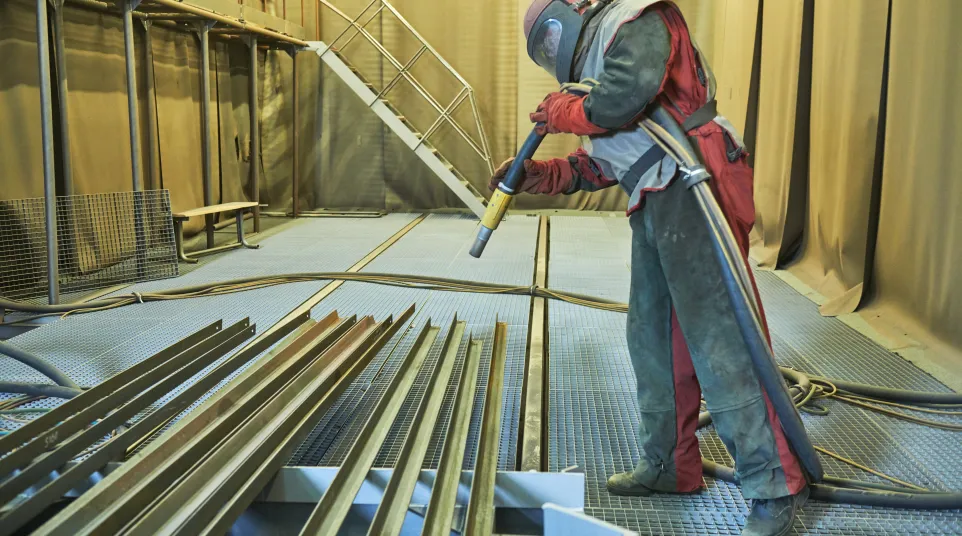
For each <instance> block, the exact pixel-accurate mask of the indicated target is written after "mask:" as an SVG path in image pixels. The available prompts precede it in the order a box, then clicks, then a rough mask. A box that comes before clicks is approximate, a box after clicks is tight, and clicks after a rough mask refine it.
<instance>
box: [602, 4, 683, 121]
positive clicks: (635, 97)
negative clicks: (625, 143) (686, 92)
mask: <svg viewBox="0 0 962 536" xmlns="http://www.w3.org/2000/svg"><path fill="white" fill-rule="evenodd" d="M670 55H671V37H670V35H669V33H668V27H667V26H665V22H664V21H663V20H662V19H661V15H659V14H658V13H656V12H654V11H649V12H648V13H645V14H643V15H642V16H641V17H639V18H637V19H635V20H633V21H630V22H627V23H625V24H624V25H623V26H622V27H621V29H619V30H618V33H617V34H616V35H615V38H614V40H613V41H612V43H611V45H610V47H609V48H608V51H607V52H606V54H605V62H604V70H603V72H602V73H601V76H600V77H599V79H598V82H599V84H598V86H597V87H595V88H594V89H592V90H591V93H590V94H589V95H588V98H587V99H585V103H584V107H585V115H586V116H587V117H588V120H589V121H591V122H592V123H593V124H595V125H598V126H599V127H602V128H607V129H614V128H621V127H623V126H625V125H627V124H628V123H630V122H631V121H632V120H633V119H635V118H636V117H638V116H639V115H641V113H642V112H643V111H644V110H645V108H646V107H647V106H648V104H649V103H650V102H651V100H652V99H653V98H655V97H656V96H657V95H658V92H659V90H660V89H661V85H662V82H663V81H664V78H665V73H666V64H667V62H668V57H669V56H670Z"/></svg>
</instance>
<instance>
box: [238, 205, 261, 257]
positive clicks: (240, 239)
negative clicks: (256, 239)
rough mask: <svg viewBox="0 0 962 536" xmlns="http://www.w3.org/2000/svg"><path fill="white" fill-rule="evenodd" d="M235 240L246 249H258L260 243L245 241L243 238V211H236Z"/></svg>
mask: <svg viewBox="0 0 962 536" xmlns="http://www.w3.org/2000/svg"><path fill="white" fill-rule="evenodd" d="M237 242H238V243H240V245H242V246H244V247H245V248H247V249H260V247H261V246H260V244H257V245H254V244H250V243H248V242H247V239H246V238H244V211H243V210H238V211H237Z"/></svg>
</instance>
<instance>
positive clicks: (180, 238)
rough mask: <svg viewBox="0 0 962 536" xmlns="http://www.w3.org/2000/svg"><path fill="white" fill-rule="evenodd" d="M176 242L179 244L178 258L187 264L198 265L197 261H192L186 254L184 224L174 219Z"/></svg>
mask: <svg viewBox="0 0 962 536" xmlns="http://www.w3.org/2000/svg"><path fill="white" fill-rule="evenodd" d="M174 242H176V244H177V258H178V259H180V261H181V262H186V263H187V264H197V259H191V258H190V257H188V256H187V254H186V253H184V222H183V220H179V219H177V218H174Z"/></svg>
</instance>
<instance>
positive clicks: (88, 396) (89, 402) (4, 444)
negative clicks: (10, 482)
mask: <svg viewBox="0 0 962 536" xmlns="http://www.w3.org/2000/svg"><path fill="white" fill-rule="evenodd" d="M222 327H223V323H222V322H221V321H220V320H218V321H217V322H214V323H213V324H211V325H209V326H207V327H204V328H201V329H200V330H198V331H197V332H195V333H193V334H192V335H188V336H187V337H185V338H183V339H181V340H180V341H178V342H175V343H174V344H172V345H170V346H168V347H167V348H165V349H163V350H161V351H160V352H158V353H156V354H154V355H153V356H151V357H149V358H147V359H145V360H143V361H141V362H140V363H137V364H136V365H134V366H132V367H130V368H128V369H126V370H124V371H123V372H120V373H119V374H116V375H114V376H112V377H110V378H109V379H107V380H106V381H104V382H102V383H100V384H98V385H96V386H95V387H93V388H91V389H88V390H86V391H84V392H83V393H80V394H79V395H77V396H76V397H74V398H72V399H70V400H67V401H66V402H64V403H63V404H61V405H59V406H57V407H55V408H53V409H51V410H50V411H48V412H47V413H44V414H43V415H41V416H40V417H37V418H36V419H33V420H31V421H30V422H29V423H27V424H24V425H23V426H21V427H20V428H17V429H16V430H14V431H12V432H10V433H9V434H8V435H5V436H0V455H3V454H9V453H10V452H11V451H12V450H13V449H16V448H18V447H20V446H22V445H24V444H27V442H28V441H29V440H30V439H31V438H35V437H38V436H40V435H41V434H42V433H43V431H44V430H50V429H52V428H54V427H55V426H57V425H58V423H64V421H66V420H67V419H68V418H69V417H70V416H72V415H74V414H78V413H82V412H83V411H84V410H85V409H89V408H91V407H92V406H93V405H94V404H95V403H97V401H99V400H102V399H103V398H105V397H107V396H109V395H110V394H111V393H114V392H116V391H117V390H118V389H119V388H121V387H123V386H124V385H126V384H128V383H130V382H131V381H133V380H135V379H136V378H138V377H139V376H141V375H144V374H147V373H149V372H150V371H152V370H154V369H156V368H157V367H158V366H160V365H161V364H163V363H165V362H167V361H169V360H170V359H172V358H174V357H176V356H178V355H180V354H181V353H183V352H185V351H187V350H188V349H191V348H193V347H194V346H196V345H197V344H199V343H200V342H202V341H204V340H205V339H208V338H209V337H211V336H213V335H214V334H215V333H217V332H219V331H220V330H221V328H222ZM92 420H93V419H89V418H87V419H86V420H85V422H84V426H86V425H88V424H90V422H91V421H92ZM3 462H4V465H5V464H6V463H7V459H6V458H4V459H3ZM0 474H6V472H5V470H4V469H3V468H2V466H0Z"/></svg>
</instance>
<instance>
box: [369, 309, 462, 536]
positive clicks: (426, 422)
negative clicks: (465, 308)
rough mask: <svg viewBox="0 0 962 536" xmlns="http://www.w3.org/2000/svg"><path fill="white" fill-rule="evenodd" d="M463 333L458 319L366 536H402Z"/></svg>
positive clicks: (446, 341) (446, 342)
mask: <svg viewBox="0 0 962 536" xmlns="http://www.w3.org/2000/svg"><path fill="white" fill-rule="evenodd" d="M466 329H467V323H466V322H458V319H457V317H455V319H454V321H453V322H452V323H451V327H450V328H448V336H447V338H446V339H445V341H444V347H443V349H442V350H441V359H440V361H438V364H437V365H436V366H435V367H434V372H433V373H432V374H431V379H430V380H429V382H428V385H427V389H426V390H425V394H424V398H422V399H421V403H420V405H418V409H417V413H415V414H414V420H413V421H412V424H411V429H410V431H408V434H407V438H405V440H404V446H403V447H401V453H400V455H399V456H398V460H397V463H396V464H395V467H396V468H397V469H396V470H395V471H394V474H393V475H392V476H391V480H390V482H389V483H388V486H387V489H385V490H384V500H383V501H382V502H381V505H380V506H379V507H378V509H377V513H376V514H375V515H374V521H373V522H372V523H371V528H370V529H369V530H368V534H370V535H372V536H373V535H381V534H384V535H388V534H395V535H396V534H400V533H401V527H402V526H403V525H404V518H405V516H406V515H407V510H408V504H409V501H410V499H411V494H412V493H414V488H415V486H416V485H417V483H418V476H420V474H421V466H422V465H423V464H424V456H425V455H426V454H427V452H428V446H429V445H430V444H431V434H432V433H433V432H434V425H435V424H437V422H438V416H439V415H440V414H441V405H442V403H443V402H444V393H445V391H446V390H447V386H448V381H450V379H451V375H452V374H453V372H454V365H455V364H456V363H457V360H458V349H459V347H460V345H461V339H462V338H464V332H465V330H466Z"/></svg>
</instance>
